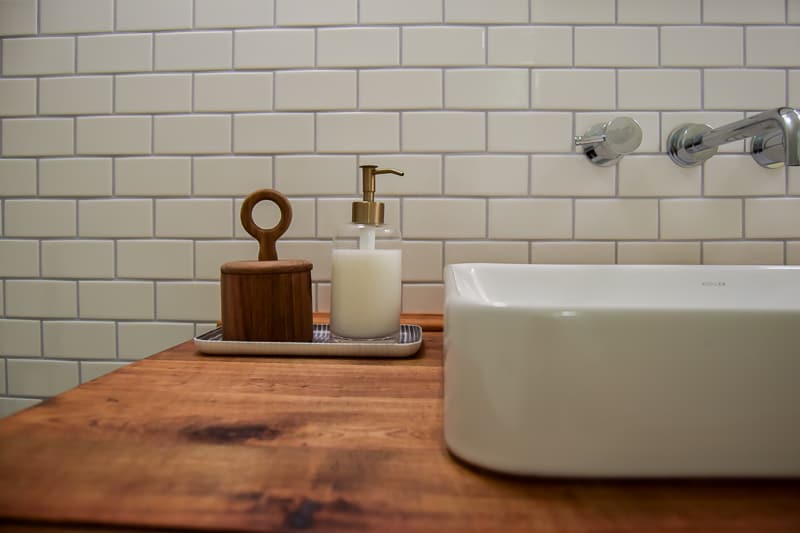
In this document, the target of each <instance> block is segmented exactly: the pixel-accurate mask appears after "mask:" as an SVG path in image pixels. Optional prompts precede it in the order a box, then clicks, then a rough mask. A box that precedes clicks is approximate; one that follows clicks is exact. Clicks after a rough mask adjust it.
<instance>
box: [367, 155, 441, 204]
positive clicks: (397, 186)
mask: <svg viewBox="0 0 800 533" xmlns="http://www.w3.org/2000/svg"><path fill="white" fill-rule="evenodd" d="M358 164H359V165H378V166H379V167H388V168H394V169H397V170H401V171H403V172H404V173H405V175H404V176H402V177H400V178H399V179H395V178H397V176H393V175H385V178H388V179H383V180H382V181H380V184H379V186H380V189H379V193H378V194H379V195H403V196H430V195H438V194H441V192H442V156H440V155H433V154H431V155H417V154H390V155H386V154H377V155H364V156H361V158H360V159H359V162H358ZM378 179H379V180H381V178H378Z"/></svg>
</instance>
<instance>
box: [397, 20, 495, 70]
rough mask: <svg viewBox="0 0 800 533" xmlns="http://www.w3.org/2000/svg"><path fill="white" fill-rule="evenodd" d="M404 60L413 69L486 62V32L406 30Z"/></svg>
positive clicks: (443, 29) (467, 29)
mask: <svg viewBox="0 0 800 533" xmlns="http://www.w3.org/2000/svg"><path fill="white" fill-rule="evenodd" d="M402 40H403V44H402V48H403V51H402V57H403V64H404V65H411V66H468V65H483V64H485V62H486V52H485V43H484V40H485V34H484V30H483V28H469V27H444V26H434V27H411V28H403V39H402Z"/></svg>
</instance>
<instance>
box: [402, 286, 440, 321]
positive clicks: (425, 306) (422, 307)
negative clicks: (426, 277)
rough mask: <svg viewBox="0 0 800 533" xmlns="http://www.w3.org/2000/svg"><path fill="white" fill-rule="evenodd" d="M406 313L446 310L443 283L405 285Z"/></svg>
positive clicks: (435, 312) (404, 304) (438, 312)
mask: <svg viewBox="0 0 800 533" xmlns="http://www.w3.org/2000/svg"><path fill="white" fill-rule="evenodd" d="M403 312H404V313H433V314H441V313H442V312H444V286H443V285H442V284H422V283H420V284H416V285H404V286H403Z"/></svg>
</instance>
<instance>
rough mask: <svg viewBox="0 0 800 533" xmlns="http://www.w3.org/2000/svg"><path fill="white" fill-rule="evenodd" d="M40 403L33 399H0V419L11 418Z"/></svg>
mask: <svg viewBox="0 0 800 533" xmlns="http://www.w3.org/2000/svg"><path fill="white" fill-rule="evenodd" d="M40 403H42V400H37V399H35V398H0V418H3V417H6V416H11V415H13V414H14V413H18V412H20V411H22V410H23V409H28V408H30V407H33V406H35V405H38V404H40Z"/></svg>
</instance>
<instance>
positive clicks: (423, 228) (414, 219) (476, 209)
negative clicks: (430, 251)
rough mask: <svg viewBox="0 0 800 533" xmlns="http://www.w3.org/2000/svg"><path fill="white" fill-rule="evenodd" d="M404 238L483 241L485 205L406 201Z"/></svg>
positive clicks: (450, 200) (448, 200) (471, 200)
mask: <svg viewBox="0 0 800 533" xmlns="http://www.w3.org/2000/svg"><path fill="white" fill-rule="evenodd" d="M403 235H404V236H405V238H408V239H476V238H477V239H482V238H484V237H485V236H486V201H485V200H482V199H477V198H458V199H456V198H406V199H405V200H404V201H403Z"/></svg>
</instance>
